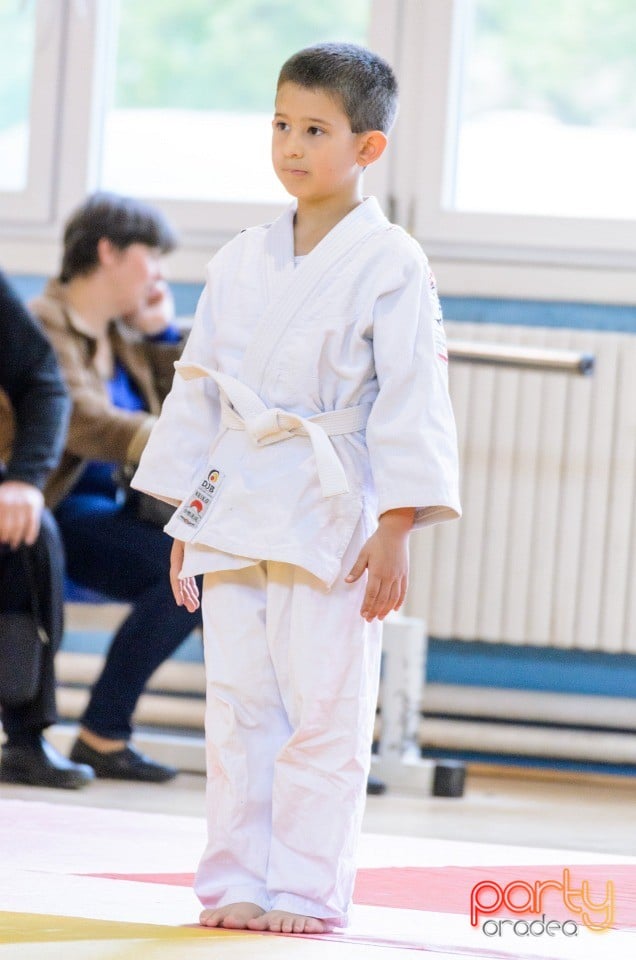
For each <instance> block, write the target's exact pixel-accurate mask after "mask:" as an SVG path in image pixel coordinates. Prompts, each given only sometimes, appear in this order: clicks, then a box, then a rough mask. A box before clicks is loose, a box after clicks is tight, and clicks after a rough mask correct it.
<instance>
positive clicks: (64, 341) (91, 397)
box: [32, 300, 155, 463]
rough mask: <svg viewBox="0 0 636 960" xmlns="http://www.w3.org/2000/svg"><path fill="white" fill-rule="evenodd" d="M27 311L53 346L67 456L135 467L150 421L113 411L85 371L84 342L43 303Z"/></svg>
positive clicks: (37, 302)
mask: <svg viewBox="0 0 636 960" xmlns="http://www.w3.org/2000/svg"><path fill="white" fill-rule="evenodd" d="M32 309H33V311H34V312H35V313H36V315H37V316H38V319H39V320H40V322H41V323H42V326H43V328H44V331H45V333H46V335H47V336H48V338H49V340H50V341H51V343H52V345H53V348H54V350H55V353H56V355H57V359H58V361H59V364H60V367H61V369H62V373H63V376H64V380H65V382H66V387H67V389H68V392H69V394H70V397H71V403H72V408H71V419H70V425H69V431H68V437H67V442H66V450H67V452H68V453H70V454H72V455H73V456H76V457H79V458H80V459H82V460H101V461H104V462H111V461H112V462H114V463H126V462H128V461H129V460H133V461H134V462H136V455H138V453H139V452H140V451H141V450H142V449H143V446H144V443H145V441H146V439H147V437H148V435H149V433H150V430H151V428H152V425H153V423H154V421H155V417H154V416H152V415H151V414H149V413H147V412H145V411H131V410H121V409H119V408H118V407H116V406H115V405H114V404H113V403H112V402H111V400H110V397H109V395H108V391H107V389H106V386H105V385H104V384H102V383H101V382H100V381H99V378H98V377H97V375H96V373H95V371H94V369H92V367H91V359H90V358H89V357H88V355H87V349H88V347H87V342H86V340H85V339H84V338H81V337H78V336H77V335H76V334H75V333H74V332H73V330H72V329H71V328H70V327H69V325H68V324H67V323H66V320H65V317H64V315H63V314H62V313H61V311H59V310H57V309H55V310H49V309H48V307H47V305H46V303H45V302H44V301H43V300H35V301H34V302H33V304H32Z"/></svg>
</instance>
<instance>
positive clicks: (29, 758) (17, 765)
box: [0, 737, 95, 790]
mask: <svg viewBox="0 0 636 960" xmlns="http://www.w3.org/2000/svg"><path fill="white" fill-rule="evenodd" d="M94 776H95V774H94V773H93V771H92V770H91V768H90V767H86V766H84V765H83V764H81V763H73V762H72V761H71V760H67V759H66V757H63V756H62V754H61V753H58V751H57V750H56V749H55V747H52V746H51V744H50V743H47V741H46V740H45V739H44V738H43V737H37V739H35V740H33V742H31V743H28V744H23V743H19V744H11V743H9V744H6V745H5V746H4V747H3V748H2V759H0V780H1V781H2V782H3V783H24V784H28V785H29V786H31V787H59V788H61V789H64V790H77V789H79V787H85V786H86V784H87V783H90V781H91V780H92V779H93V778H94Z"/></svg>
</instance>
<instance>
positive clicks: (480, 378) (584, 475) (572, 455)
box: [406, 322, 636, 653]
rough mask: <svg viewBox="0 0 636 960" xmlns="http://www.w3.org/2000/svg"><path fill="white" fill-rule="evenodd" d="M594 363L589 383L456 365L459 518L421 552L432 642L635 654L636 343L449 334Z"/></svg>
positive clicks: (419, 547)
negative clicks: (570, 353)
mask: <svg viewBox="0 0 636 960" xmlns="http://www.w3.org/2000/svg"><path fill="white" fill-rule="evenodd" d="M447 328H448V336H449V339H450V340H452V338H453V337H456V338H458V339H462V340H472V341H480V342H494V343H509V344H516V345H520V344H522V345H527V346H529V347H548V348H553V347H557V348H567V349H574V350H581V351H585V352H589V353H593V354H594V355H595V356H596V366H595V372H594V375H593V376H592V377H572V376H567V375H564V374H558V373H552V372H551V373H536V372H526V371H516V370H507V369H495V368H492V367H485V366H476V365H471V364H464V363H461V362H453V361H451V367H450V384H451V394H452V398H453V405H454V408H455V414H456V418H457V425H458V433H459V444H460V458H461V470H462V504H463V509H464V516H463V518H462V519H461V520H460V521H459V522H453V523H448V524H442V525H441V526H440V527H433V528H431V529H429V530H427V531H424V532H422V533H420V534H418V535H416V536H414V537H413V538H412V570H411V587H410V590H409V595H408V600H407V605H406V612H407V613H408V614H410V615H411V616H420V617H423V618H424V619H425V620H426V621H427V624H428V632H429V634H430V635H431V636H436V637H442V638H443V637H453V638H458V639H465V640H485V641H492V642H500V643H513V644H530V645H536V646H551V647H558V648H564V649H569V648H578V649H583V650H598V651H605V652H614V653H621V652H622V653H636V546H635V540H636V336H634V335H630V334H619V333H605V332H596V331H592V332H588V331H581V330H565V329H546V328H531V327H514V326H505V325H491V324H467V323H452V322H449V323H448V324H447Z"/></svg>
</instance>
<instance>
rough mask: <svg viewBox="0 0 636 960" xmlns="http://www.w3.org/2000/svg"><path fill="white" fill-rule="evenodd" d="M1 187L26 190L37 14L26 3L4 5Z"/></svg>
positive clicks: (0, 23)
mask: <svg viewBox="0 0 636 960" xmlns="http://www.w3.org/2000/svg"><path fill="white" fill-rule="evenodd" d="M0 36H2V39H3V44H2V45H3V55H2V59H3V65H2V73H0V157H2V164H0V190H8V191H12V192H15V191H18V190H24V189H25V187H26V185H27V176H28V160H29V104H30V102H31V77H32V73H33V41H34V37H35V15H34V10H33V8H32V7H31V8H25V6H24V4H18V3H4V4H3V5H2V6H0Z"/></svg>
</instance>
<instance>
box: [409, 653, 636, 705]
mask: <svg viewBox="0 0 636 960" xmlns="http://www.w3.org/2000/svg"><path fill="white" fill-rule="evenodd" d="M426 679H427V680H428V681H429V682H430V683H448V684H459V685H462V686H478V687H503V688H506V689H512V690H543V691H552V692H555V693H579V694H590V695H598V696H604V697H634V696H636V656H633V655H631V654H627V653H625V654H620V653H619V654H613V653H601V652H599V651H590V650H559V649H556V648H554V647H530V646H517V645H512V644H506V643H485V642H484V641H478V640H477V641H465V640H438V639H435V638H431V639H430V640H429V647H428V658H427V667H426ZM634 713H635V715H636V702H635V704H634Z"/></svg>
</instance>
